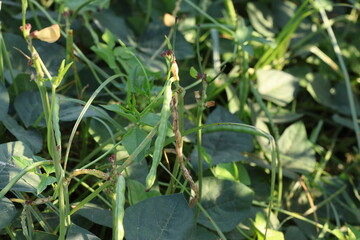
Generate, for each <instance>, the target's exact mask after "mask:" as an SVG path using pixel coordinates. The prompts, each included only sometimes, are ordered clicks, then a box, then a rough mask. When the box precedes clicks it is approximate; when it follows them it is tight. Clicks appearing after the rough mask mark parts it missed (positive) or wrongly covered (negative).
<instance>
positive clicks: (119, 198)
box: [113, 175, 126, 240]
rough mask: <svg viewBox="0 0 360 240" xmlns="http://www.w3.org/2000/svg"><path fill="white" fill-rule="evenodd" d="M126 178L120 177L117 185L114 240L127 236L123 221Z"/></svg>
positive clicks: (114, 208) (114, 210)
mask: <svg viewBox="0 0 360 240" xmlns="http://www.w3.org/2000/svg"><path fill="white" fill-rule="evenodd" d="M125 188H126V184H125V178H124V177H123V176H122V175H119V178H118V181H117V184H116V193H115V196H116V197H115V199H113V239H114V240H121V239H123V238H124V236H125V231H124V225H123V219H124V212H125V210H124V205H125Z"/></svg>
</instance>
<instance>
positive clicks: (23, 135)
mask: <svg viewBox="0 0 360 240" xmlns="http://www.w3.org/2000/svg"><path fill="white" fill-rule="evenodd" d="M2 123H3V124H4V126H5V127H6V129H7V130H9V132H11V134H12V135H14V136H15V137H16V138H17V140H19V141H22V142H24V143H25V144H26V145H28V146H29V147H30V148H31V150H32V151H33V152H34V153H38V152H40V151H41V149H42V145H43V139H42V136H41V134H40V133H38V132H36V131H35V130H26V129H24V128H23V127H22V126H20V125H19V124H18V123H17V121H16V120H15V119H13V118H12V117H10V116H6V117H5V119H4V120H3V121H2Z"/></svg>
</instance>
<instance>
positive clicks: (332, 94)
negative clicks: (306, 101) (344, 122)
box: [306, 74, 360, 116]
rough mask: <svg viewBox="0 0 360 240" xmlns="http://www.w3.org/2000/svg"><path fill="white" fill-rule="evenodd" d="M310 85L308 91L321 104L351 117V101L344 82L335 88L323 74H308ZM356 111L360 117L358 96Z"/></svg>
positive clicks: (356, 97)
mask: <svg viewBox="0 0 360 240" xmlns="http://www.w3.org/2000/svg"><path fill="white" fill-rule="evenodd" d="M306 78H307V80H308V81H309V84H308V85H307V87H306V90H307V91H308V92H309V93H310V94H311V96H312V97H313V98H314V99H315V100H316V101H317V102H319V103H320V104H322V105H324V106H326V107H329V108H332V109H333V110H336V111H337V112H339V113H342V114H346V115H348V116H349V115H350V112H351V111H350V107H349V101H348V97H347V92H346V87H345V83H344V82H339V83H337V84H336V85H335V87H333V86H332V85H331V82H330V80H329V79H326V78H325V77H324V76H322V75H321V74H307V76H306ZM354 102H355V110H356V112H357V114H358V116H359V115H360V103H359V98H358V96H356V95H355V96H354Z"/></svg>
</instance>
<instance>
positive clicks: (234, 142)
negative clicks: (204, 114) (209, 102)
mask: <svg viewBox="0 0 360 240" xmlns="http://www.w3.org/2000/svg"><path fill="white" fill-rule="evenodd" d="M220 122H235V123H241V121H240V120H239V119H238V118H237V117H236V116H235V115H233V114H231V113H229V111H228V110H226V109H225V108H224V107H221V106H218V107H216V109H215V110H214V111H213V112H212V113H211V114H210V115H209V117H208V119H207V121H206V124H210V123H220ZM202 141H203V145H202V147H203V148H204V150H205V151H206V153H207V154H208V155H209V156H210V157H211V160H212V165H217V164H219V163H227V162H237V161H241V160H243V159H244V158H245V157H244V155H243V154H242V152H250V151H251V150H252V149H253V137H252V136H251V135H249V134H245V133H238V132H220V131H219V132H213V133H207V134H204V135H203V137H202ZM197 154H198V153H197V151H196V150H194V151H193V152H192V154H191V157H190V159H191V163H192V164H193V167H194V169H195V170H196V169H197V168H198V164H197V161H198V160H197ZM202 155H204V154H202ZM203 164H204V166H203V167H204V170H206V169H207V168H208V167H209V166H208V164H207V163H206V162H205V161H204V162H203Z"/></svg>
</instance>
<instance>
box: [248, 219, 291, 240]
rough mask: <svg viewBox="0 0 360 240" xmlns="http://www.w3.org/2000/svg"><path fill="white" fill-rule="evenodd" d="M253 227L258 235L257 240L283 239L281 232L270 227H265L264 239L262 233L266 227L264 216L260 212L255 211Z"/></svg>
mask: <svg viewBox="0 0 360 240" xmlns="http://www.w3.org/2000/svg"><path fill="white" fill-rule="evenodd" d="M254 227H255V228H256V230H257V231H256V235H257V237H258V238H257V239H259V240H285V238H284V234H283V233H282V232H279V231H276V230H273V229H270V228H268V229H267V234H266V239H265V237H264V235H265V229H266V218H265V216H264V214H263V213H262V212H258V213H256V218H255V222H254Z"/></svg>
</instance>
